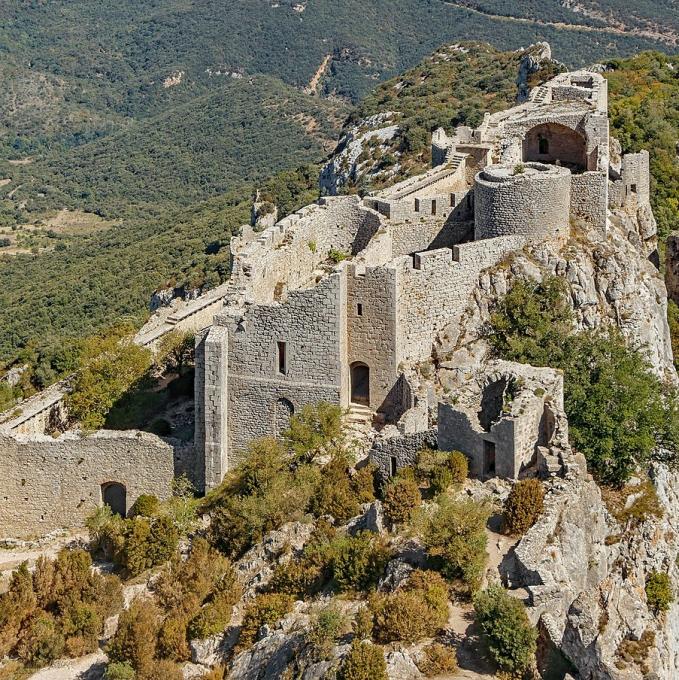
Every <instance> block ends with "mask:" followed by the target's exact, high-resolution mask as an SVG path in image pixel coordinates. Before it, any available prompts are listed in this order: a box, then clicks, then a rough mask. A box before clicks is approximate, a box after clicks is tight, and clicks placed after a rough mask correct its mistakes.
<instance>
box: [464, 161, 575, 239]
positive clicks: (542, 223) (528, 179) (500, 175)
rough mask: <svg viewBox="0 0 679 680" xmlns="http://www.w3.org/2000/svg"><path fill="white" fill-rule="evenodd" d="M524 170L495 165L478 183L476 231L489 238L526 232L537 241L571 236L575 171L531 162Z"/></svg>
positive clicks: (475, 210) (475, 211)
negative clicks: (571, 171)
mask: <svg viewBox="0 0 679 680" xmlns="http://www.w3.org/2000/svg"><path fill="white" fill-rule="evenodd" d="M524 167H525V170H524V172H523V173H519V174H515V175H514V174H512V172H513V170H512V168H511V166H491V167H490V168H487V169H486V170H484V171H482V172H480V173H479V174H478V175H477V177H476V183H475V186H474V219H475V225H474V234H475V238H476V239H477V240H478V239H485V238H492V237H494V236H503V235H508V234H523V235H525V236H527V237H528V238H530V239H532V240H534V241H542V240H544V239H545V238H547V237H549V236H562V237H564V236H565V237H567V236H568V232H569V227H570V223H569V213H570V204H571V173H570V172H569V171H568V170H567V169H565V168H557V167H555V166H549V165H542V164H538V163H531V164H528V165H526V166H524Z"/></svg>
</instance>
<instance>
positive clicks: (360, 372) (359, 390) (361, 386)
mask: <svg viewBox="0 0 679 680" xmlns="http://www.w3.org/2000/svg"><path fill="white" fill-rule="evenodd" d="M350 368H351V403H352V404H362V405H363V406H370V369H369V368H368V366H367V365H366V364H364V363H362V362H360V361H355V362H354V363H353V364H351V367H350Z"/></svg>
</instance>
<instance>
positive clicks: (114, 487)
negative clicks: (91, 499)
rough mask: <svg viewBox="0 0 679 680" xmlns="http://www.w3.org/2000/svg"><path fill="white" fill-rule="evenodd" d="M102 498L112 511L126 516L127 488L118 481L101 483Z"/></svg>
mask: <svg viewBox="0 0 679 680" xmlns="http://www.w3.org/2000/svg"><path fill="white" fill-rule="evenodd" d="M101 500H102V502H103V504H104V505H108V507H109V508H111V511H112V512H113V513H114V514H116V515H120V516H121V517H125V516H126V515H127V489H126V488H125V486H124V485H123V484H120V483H118V482H108V483H106V484H102V485H101Z"/></svg>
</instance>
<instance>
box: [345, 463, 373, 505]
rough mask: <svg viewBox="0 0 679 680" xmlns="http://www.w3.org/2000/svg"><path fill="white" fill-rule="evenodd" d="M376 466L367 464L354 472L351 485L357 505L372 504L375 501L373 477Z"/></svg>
mask: <svg viewBox="0 0 679 680" xmlns="http://www.w3.org/2000/svg"><path fill="white" fill-rule="evenodd" d="M376 473H377V465H375V464H374V463H369V464H368V465H364V466H363V467H362V468H359V469H358V470H356V472H354V475H353V477H352V478H351V485H352V487H353V489H354V491H355V493H356V500H357V501H358V502H359V503H372V502H373V501H374V500H375V475H376Z"/></svg>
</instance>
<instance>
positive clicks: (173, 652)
mask: <svg viewBox="0 0 679 680" xmlns="http://www.w3.org/2000/svg"><path fill="white" fill-rule="evenodd" d="M187 623H188V622H187V620H186V617H185V616H168V617H167V618H166V619H165V621H163V625H162V626H161V627H160V630H159V631H158V643H157V645H156V655H157V656H158V657H159V658H161V659H169V660H171V661H190V660H191V648H190V647H189V643H188V640H187V636H186V627H187Z"/></svg>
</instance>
